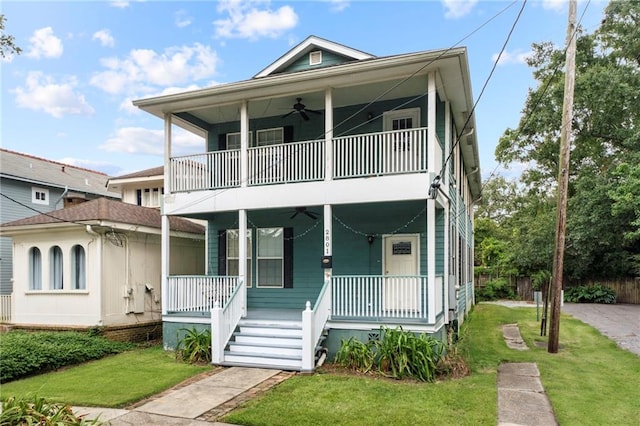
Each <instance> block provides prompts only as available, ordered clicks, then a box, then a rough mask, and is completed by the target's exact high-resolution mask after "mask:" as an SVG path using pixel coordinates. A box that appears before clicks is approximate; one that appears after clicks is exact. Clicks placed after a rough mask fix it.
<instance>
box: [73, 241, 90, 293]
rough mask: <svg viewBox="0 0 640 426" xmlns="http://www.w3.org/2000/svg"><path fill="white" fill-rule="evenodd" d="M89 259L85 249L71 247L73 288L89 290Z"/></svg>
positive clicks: (76, 246) (79, 246) (78, 246)
mask: <svg viewBox="0 0 640 426" xmlns="http://www.w3.org/2000/svg"><path fill="white" fill-rule="evenodd" d="M86 265H87V259H86V256H85V253H84V247H82V246H81V245H79V244H78V245H75V246H73V247H71V288H73V289H74V290H84V289H86V288H87V278H86V276H87V266H86Z"/></svg>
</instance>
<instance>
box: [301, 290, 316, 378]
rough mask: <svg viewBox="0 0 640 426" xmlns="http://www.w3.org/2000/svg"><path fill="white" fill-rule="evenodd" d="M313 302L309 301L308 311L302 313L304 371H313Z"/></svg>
mask: <svg viewBox="0 0 640 426" xmlns="http://www.w3.org/2000/svg"><path fill="white" fill-rule="evenodd" d="M313 314H314V312H313V311H312V310H311V302H309V301H307V306H306V309H305V310H304V311H303V312H302V371H305V372H310V371H313V364H314V345H315V342H313V335H314V332H313V323H314V321H313V316H314V315H313Z"/></svg>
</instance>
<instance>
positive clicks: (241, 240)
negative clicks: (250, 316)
mask: <svg viewBox="0 0 640 426" xmlns="http://www.w3.org/2000/svg"><path fill="white" fill-rule="evenodd" d="M238 252H239V253H238V257H239V259H238V263H239V264H238V278H239V280H240V281H241V282H242V285H244V286H246V285H247V283H246V281H245V280H246V279H247V211H246V210H240V211H238ZM244 296H245V300H243V301H242V306H243V307H244V309H243V311H244V313H243V315H242V316H243V317H245V316H246V315H247V293H246V292H244Z"/></svg>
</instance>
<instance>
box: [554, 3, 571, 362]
mask: <svg viewBox="0 0 640 426" xmlns="http://www.w3.org/2000/svg"><path fill="white" fill-rule="evenodd" d="M576 9H577V0H569V23H568V25H567V53H566V56H567V58H566V64H565V68H566V69H565V78H564V103H563V106H562V128H561V129H560V158H559V161H558V207H557V210H558V211H557V215H556V240H555V249H554V252H553V278H552V282H551V323H550V324H549V342H548V347H547V351H548V352H549V353H557V352H558V342H559V337H560V305H561V302H562V278H563V272H564V244H565V234H566V229H567V192H568V190H569V154H570V152H571V131H572V128H571V123H572V121H573V89H574V86H575V79H576V37H577V33H576Z"/></svg>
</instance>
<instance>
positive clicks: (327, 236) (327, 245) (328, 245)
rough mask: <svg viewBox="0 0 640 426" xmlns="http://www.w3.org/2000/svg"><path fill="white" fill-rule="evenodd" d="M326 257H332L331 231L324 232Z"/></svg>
mask: <svg viewBox="0 0 640 426" xmlns="http://www.w3.org/2000/svg"><path fill="white" fill-rule="evenodd" d="M324 255H325V256H331V229H328V228H327V229H325V230H324Z"/></svg>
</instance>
